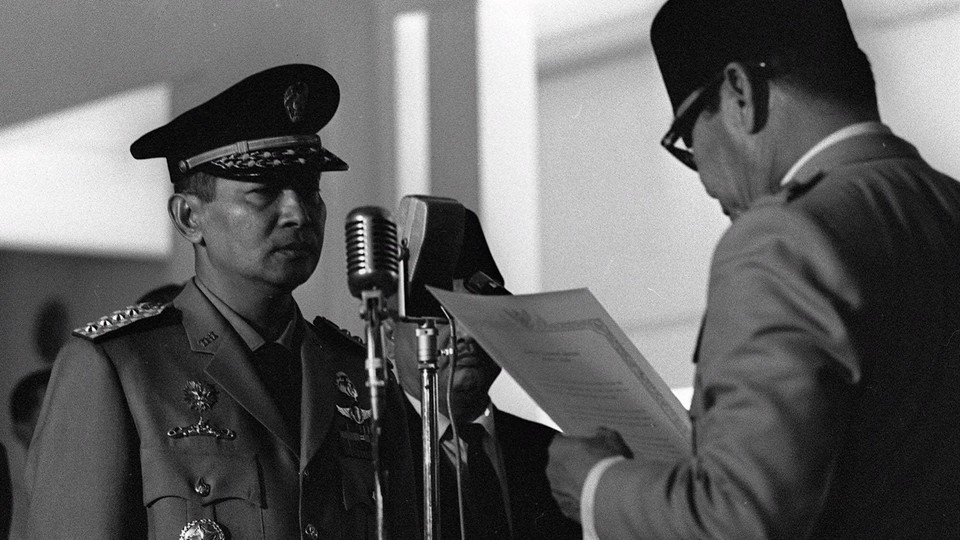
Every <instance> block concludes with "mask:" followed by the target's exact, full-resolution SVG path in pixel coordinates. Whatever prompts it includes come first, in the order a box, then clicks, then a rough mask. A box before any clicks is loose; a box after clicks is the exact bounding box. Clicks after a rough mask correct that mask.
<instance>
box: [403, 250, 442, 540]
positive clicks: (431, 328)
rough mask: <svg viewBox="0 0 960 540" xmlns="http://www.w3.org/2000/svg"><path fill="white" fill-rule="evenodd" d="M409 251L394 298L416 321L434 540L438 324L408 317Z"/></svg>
mask: <svg viewBox="0 0 960 540" xmlns="http://www.w3.org/2000/svg"><path fill="white" fill-rule="evenodd" d="M409 256H410V252H409V251H408V250H407V246H406V244H404V245H402V246H401V248H400V265H399V268H400V271H399V279H398V285H399V286H398V291H397V299H398V304H399V307H400V309H399V314H400V319H401V320H404V321H409V322H417V323H418V325H419V326H418V327H417V369H418V370H419V371H420V421H421V435H422V437H421V444H422V449H423V538H424V540H434V539H435V538H439V537H440V513H439V511H438V508H439V506H440V496H439V489H438V484H437V480H438V478H439V463H440V454H439V445H438V437H437V435H438V434H437V431H438V428H437V417H438V416H439V406H438V403H439V400H438V395H439V394H438V393H437V385H438V383H437V358H438V356H439V353H438V350H437V326H436V321H435V320H434V319H432V318H430V317H407V316H406V309H407V308H406V305H407V294H406V289H407V260H408V259H409Z"/></svg>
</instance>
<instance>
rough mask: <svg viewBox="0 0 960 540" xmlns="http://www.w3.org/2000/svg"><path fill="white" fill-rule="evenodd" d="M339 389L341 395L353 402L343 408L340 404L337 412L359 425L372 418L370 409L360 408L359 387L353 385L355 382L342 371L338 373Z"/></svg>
mask: <svg viewBox="0 0 960 540" xmlns="http://www.w3.org/2000/svg"><path fill="white" fill-rule="evenodd" d="M337 389H339V390H340V393H342V394H344V395H345V396H347V397H348V398H350V400H351V402H350V403H349V404H348V405H346V406H341V405H339V404H338V405H337V412H339V413H340V414H342V415H343V416H346V417H347V418H349V419H351V420H353V421H354V422H356V423H358V424H362V423H364V422H365V421H366V420H367V419H368V418H370V416H371V415H372V414H373V413H372V412H371V411H370V409H363V408H361V407H360V402H359V401H358V400H357V396H358V395H359V393H358V392H357V387H355V386H354V385H353V381H351V380H350V377H347V374H346V373H344V372H342V371H339V372H337ZM341 401H342V400H341Z"/></svg>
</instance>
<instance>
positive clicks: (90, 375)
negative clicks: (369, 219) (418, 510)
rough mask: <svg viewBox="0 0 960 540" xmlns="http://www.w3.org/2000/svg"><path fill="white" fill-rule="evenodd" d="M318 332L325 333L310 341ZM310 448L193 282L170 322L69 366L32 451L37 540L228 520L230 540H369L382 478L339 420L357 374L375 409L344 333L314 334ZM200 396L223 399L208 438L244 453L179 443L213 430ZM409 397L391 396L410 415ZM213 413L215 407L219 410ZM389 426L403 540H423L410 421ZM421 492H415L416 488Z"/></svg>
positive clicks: (396, 525)
mask: <svg viewBox="0 0 960 540" xmlns="http://www.w3.org/2000/svg"><path fill="white" fill-rule="evenodd" d="M308 326H309V325H308ZM308 331H309V332H313V336H311V337H308V338H307V339H305V344H306V345H305V346H306V347H308V350H307V351H306V352H305V356H304V357H305V358H307V359H308V361H305V362H304V363H303V389H304V391H303V402H302V408H301V411H302V413H301V414H302V432H301V433H293V432H291V431H290V430H289V429H288V428H287V427H286V425H285V424H284V422H283V420H282V417H281V415H280V412H279V410H278V408H277V406H276V405H275V404H274V402H273V401H272V399H271V398H270V396H269V395H268V393H267V390H266V387H265V386H264V384H263V383H262V382H261V381H260V379H259V377H258V376H257V375H256V372H255V369H254V366H253V364H252V359H251V353H250V351H249V349H248V347H247V346H246V345H245V344H244V343H243V341H242V340H241V339H240V337H239V336H238V335H237V333H236V332H235V331H234V330H233V328H232V327H231V326H230V325H229V324H228V323H227V321H226V320H224V318H223V317H222V316H221V315H220V313H219V312H218V311H217V310H216V308H215V307H214V306H213V305H212V304H210V302H209V301H208V300H207V299H206V297H205V296H204V295H203V293H202V292H200V290H199V289H197V287H196V285H195V284H193V283H192V282H191V283H189V284H188V285H187V286H186V287H185V289H184V291H183V292H182V293H181V294H180V295H179V296H178V297H177V298H176V299H175V300H174V301H173V304H172V306H169V307H167V308H166V309H164V310H163V311H162V312H161V313H160V314H158V315H155V316H152V317H148V318H144V319H140V320H138V321H136V322H133V323H131V324H129V325H127V326H124V327H123V328H120V329H118V330H114V331H111V332H108V333H106V334H104V335H102V336H99V337H96V338H94V339H84V338H81V337H75V338H72V339H71V340H70V342H69V343H68V344H67V345H66V347H65V348H64V350H63V351H62V352H61V354H60V355H59V357H58V359H57V361H56V363H55V366H54V370H53V374H52V378H51V380H50V385H49V389H48V390H47V394H46V399H45V401H44V405H43V409H42V412H41V415H40V420H39V423H38V426H37V435H36V436H35V438H34V440H33V444H32V445H31V448H30V455H29V459H28V466H27V483H28V486H29V488H30V490H31V503H30V531H31V533H30V534H31V537H32V538H177V536H178V535H179V534H180V531H181V529H182V528H183V527H184V526H185V525H186V524H187V522H189V521H191V520H195V519H200V518H210V519H214V520H215V521H216V522H217V523H218V524H220V526H221V527H223V528H224V529H225V530H226V531H227V532H228V538H231V539H233V540H241V539H252V538H257V539H281V538H284V539H285V538H299V537H300V536H301V534H302V532H303V531H305V530H307V529H308V528H310V527H311V526H312V527H313V528H315V529H316V531H317V534H318V536H319V537H320V538H341V537H342V538H368V537H371V533H372V531H371V530H370V526H371V523H372V521H371V520H372V513H371V512H372V501H373V499H372V496H371V495H372V481H373V477H372V468H371V462H370V459H369V455H367V456H364V455H363V452H362V450H363V449H362V445H361V446H358V445H357V442H358V441H359V440H360V437H359V436H358V434H360V433H361V432H362V431H363V430H362V426H361V425H360V424H357V423H356V422H355V421H353V420H351V419H349V418H348V417H347V416H345V415H343V414H340V413H338V410H337V405H338V403H337V402H338V400H340V399H341V398H343V397H346V396H342V395H341V394H342V393H341V392H340V391H339V390H338V387H337V373H338V372H343V373H345V374H346V375H347V376H348V377H349V378H350V379H351V380H352V381H353V383H354V386H355V387H356V389H357V390H359V391H360V392H361V396H360V406H362V407H365V408H369V401H368V396H367V395H366V386H365V385H364V384H363V383H364V381H365V380H366V376H365V372H364V369H363V364H364V357H365V353H364V350H363V348H362V347H360V346H359V345H358V344H357V343H356V342H354V341H353V340H352V339H350V338H348V337H346V336H344V335H343V334H342V333H340V332H339V331H338V330H336V329H334V328H331V327H330V325H327V324H325V323H321V326H318V327H314V326H309V330H308ZM189 382H193V383H201V384H203V385H206V388H208V389H209V388H212V389H213V390H214V391H215V392H216V395H215V397H216V399H215V403H213V404H212V406H211V407H209V410H206V411H204V412H203V413H202V414H203V418H204V420H205V421H206V423H207V424H208V425H209V426H210V427H211V428H215V429H230V430H233V432H235V437H233V438H217V437H215V436H200V435H194V436H189V437H184V438H175V437H171V436H170V435H169V434H168V432H170V431H171V430H172V429H175V428H177V427H189V426H191V425H194V424H197V422H198V415H199V413H198V411H197V410H195V409H191V399H190V396H189V395H186V394H185V390H186V389H185V387H186V386H187V384H188V383H189ZM397 389H398V387H397V386H396V384H395V383H393V384H391V385H390V389H389V391H388V394H387V396H386V400H387V401H388V403H395V404H396V405H395V406H394V407H393V410H395V411H399V406H400V405H399V401H398V400H399V399H400V397H401V396H400V394H399V392H398V391H397ZM209 401H210V400H208V402H209ZM388 416H389V419H386V420H385V425H384V433H385V435H384V439H385V440H384V445H385V449H386V451H385V452H384V455H385V456H387V457H386V458H385V466H386V467H387V468H388V469H389V470H390V479H391V483H390V484H389V486H388V488H389V489H388V495H387V497H388V498H389V500H390V501H392V503H393V505H392V506H389V507H388V511H389V514H388V520H389V523H390V527H391V529H392V532H393V533H394V536H393V538H414V537H416V536H417V535H418V534H419V529H418V526H419V524H417V523H415V522H414V521H413V519H412V518H411V517H410V515H411V514H414V509H413V505H415V504H416V500H415V495H414V492H413V488H412V486H411V484H412V468H411V463H410V461H409V458H410V455H409V452H408V451H407V445H406V444H405V443H406V441H407V437H408V435H407V434H406V431H405V424H406V422H405V419H404V418H403V416H402V415H390V414H389V413H388ZM404 482H406V485H404Z"/></svg>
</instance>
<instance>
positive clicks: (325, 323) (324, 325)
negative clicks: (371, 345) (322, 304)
mask: <svg viewBox="0 0 960 540" xmlns="http://www.w3.org/2000/svg"><path fill="white" fill-rule="evenodd" d="M313 326H315V327H317V329H318V330H320V329H325V330H328V331H334V332H335V333H337V334H340V335H342V336H344V337H346V338H347V339H349V340H351V341H353V342H355V343H357V344H359V345H361V346H364V347H366V346H367V344H366V343H364V342H363V340H362V339H360V337H359V336H355V335H353V334H351V333H350V331H349V330H346V329H343V328H340V327H339V326H337V325H336V324H334V323H333V322H331V321H330V320H329V319H325V318H323V317H320V316H317V318H316V319H314V320H313Z"/></svg>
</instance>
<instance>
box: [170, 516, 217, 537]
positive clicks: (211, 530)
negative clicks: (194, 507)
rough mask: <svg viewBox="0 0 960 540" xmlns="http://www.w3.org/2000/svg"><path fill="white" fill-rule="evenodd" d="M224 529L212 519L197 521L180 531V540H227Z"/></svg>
mask: <svg viewBox="0 0 960 540" xmlns="http://www.w3.org/2000/svg"><path fill="white" fill-rule="evenodd" d="M226 538H227V537H226V535H225V534H223V529H221V528H220V525H217V522H216V521H214V520H212V519H195V520H193V521H191V522H190V523H187V525H186V526H185V527H184V528H183V530H182V531H180V540H226Z"/></svg>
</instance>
